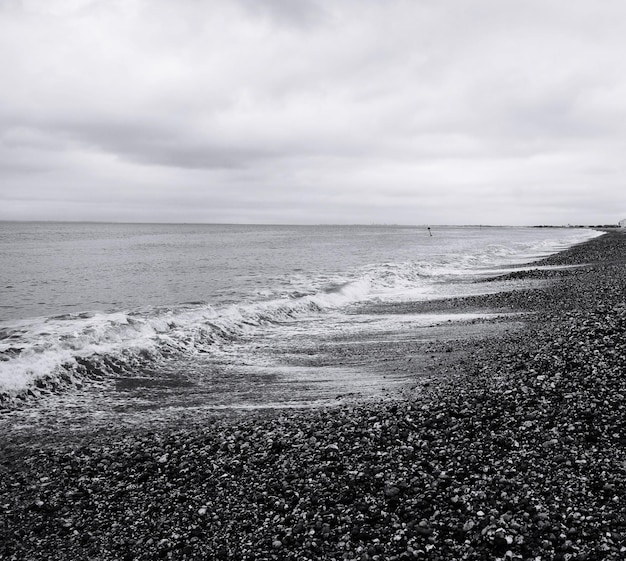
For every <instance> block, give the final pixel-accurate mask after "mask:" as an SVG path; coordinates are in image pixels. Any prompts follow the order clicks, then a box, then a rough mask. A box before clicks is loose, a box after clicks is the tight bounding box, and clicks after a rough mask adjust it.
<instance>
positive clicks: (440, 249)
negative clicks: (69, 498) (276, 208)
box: [0, 223, 598, 403]
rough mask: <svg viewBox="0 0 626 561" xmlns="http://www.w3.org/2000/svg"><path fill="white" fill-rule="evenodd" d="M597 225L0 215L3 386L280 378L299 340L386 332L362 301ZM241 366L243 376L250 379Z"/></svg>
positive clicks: (553, 245) (420, 295) (445, 284)
mask: <svg viewBox="0 0 626 561" xmlns="http://www.w3.org/2000/svg"><path fill="white" fill-rule="evenodd" d="M595 235H598V233H597V232H593V231H591V230H582V229H580V230H579V229H538V228H492V227H487V228H478V227H432V236H431V235H429V232H428V230H427V229H426V228H425V227H395V226H389V227H366V226H238V225H163V224H159V225H157V224H81V223H0V393H1V392H4V395H5V397H6V396H7V395H17V394H18V393H20V392H23V391H24V390H28V389H29V388H32V389H33V392H32V393H35V394H37V395H39V394H42V395H47V394H48V392H50V391H51V390H54V391H55V392H56V391H57V390H59V389H63V388H70V389H72V391H75V390H76V388H81V387H82V386H83V384H88V382H89V381H91V380H97V381H99V383H103V381H106V380H113V379H115V380H117V383H118V386H119V381H120V379H131V378H132V379H135V380H148V379H151V380H153V382H152V383H153V384H154V379H155V378H154V377H155V376H157V377H158V376H161V379H164V378H163V377H164V376H165V374H163V373H164V372H165V373H167V379H168V380H171V379H179V380H184V381H185V383H189V384H191V383H194V384H196V383H199V382H198V380H199V379H200V378H202V380H203V382H202V383H203V384H204V387H205V388H206V392H205V395H210V393H211V384H212V383H213V384H214V385H215V384H217V382H216V381H215V380H216V378H215V376H213V378H212V377H211V376H212V375H211V372H213V373H214V372H215V371H217V370H219V371H220V376H221V378H220V380H221V383H222V384H223V385H224V386H225V387H229V388H231V389H232V388H235V387H237V382H236V379H237V378H236V376H235V375H234V374H232V368H235V366H236V365H239V367H240V368H239V370H238V372H240V371H241V368H243V367H246V368H248V369H254V368H257V370H259V369H265V370H264V372H265V373H267V369H268V368H270V367H271V368H273V371H272V372H273V374H272V375H273V376H276V372H280V371H281V368H282V366H283V365H281V364H280V361H279V360H277V359H276V358H275V357H276V356H277V355H280V353H279V352H278V351H279V348H280V347H281V345H284V342H285V341H286V340H290V338H293V337H296V336H302V334H306V337H307V338H308V339H310V338H315V337H322V338H323V337H329V336H330V337H332V336H333V334H334V333H337V332H338V330H339V331H340V332H342V333H343V332H345V331H351V332H358V331H359V330H360V329H363V330H365V329H367V330H372V329H376V326H375V325H373V322H369V323H367V322H366V323H367V325H364V323H363V322H362V321H360V322H357V321H356V320H355V319H354V317H355V316H352V315H351V314H350V310H352V309H354V307H355V306H358V305H362V304H364V303H365V304H367V303H369V302H376V301H388V300H394V301H398V300H412V299H431V298H437V297H443V296H448V295H455V294H464V293H470V292H476V291H477V290H479V288H478V286H477V285H472V283H471V281H472V280H474V279H475V278H477V276H478V275H484V274H487V273H489V272H490V271H492V272H493V270H495V269H498V268H502V267H507V266H517V265H520V264H523V263H528V262H530V261H532V260H534V259H537V258H539V257H542V256H545V255H548V254H550V253H553V252H556V251H559V250H561V249H563V248H565V247H568V246H570V245H572V244H575V243H579V242H582V241H584V240H587V239H589V238H591V237H594V236H595ZM380 321H391V320H390V318H386V319H385V318H381V319H380ZM258 349H262V352H260V351H258ZM273 357H274V358H273ZM218 359H219V360H218ZM203 361H204V362H203ZM272 361H274V362H272ZM218 363H219V365H220V366H219V368H218V367H217V366H216V364H218ZM229 367H230V368H231V374H232V376H231V378H229V372H228V371H229ZM244 378H245V380H247V381H246V382H245V383H246V384H247V383H248V382H249V379H250V376H245V377H244ZM212 380H213V381H212ZM146 383H147V382H146ZM242 383H243V382H242ZM136 385H137V386H139V385H141V384H140V383H139V382H137V384H136ZM144 385H145V384H144ZM157 385H158V384H157ZM183 385H184V384H183ZM215 387H217V386H215ZM222 389H223V388H222ZM240 390H241V388H238V389H237V391H240ZM220 391H221V390H220ZM233 391H235V390H233ZM216 392H217V390H216ZM231 393H232V392H231ZM228 399H230V400H231V401H232V400H233V399H234V398H232V395H231V396H230V397H229V398H228ZM226 401H228V400H226ZM240 401H241V402H242V403H244V402H246V399H245V398H242V400H240Z"/></svg>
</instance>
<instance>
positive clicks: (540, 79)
mask: <svg viewBox="0 0 626 561" xmlns="http://www.w3.org/2000/svg"><path fill="white" fill-rule="evenodd" d="M625 53H626V2H623V0H510V1H506V2H505V1H503V0H0V84H1V86H0V220H81V221H82V220H87V221H90V220H94V221H114V222H217V223H289V224H297V223H303V224H318V223H324V224H330V223H339V224H345V223H348V224H372V223H376V224H511V225H524V224H558V225H560V224H614V223H616V222H617V221H618V220H620V219H623V218H626V195H624V183H625V179H626V158H625V155H626V56H625Z"/></svg>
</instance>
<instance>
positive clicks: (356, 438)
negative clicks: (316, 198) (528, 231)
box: [0, 230, 626, 561]
mask: <svg viewBox="0 0 626 561" xmlns="http://www.w3.org/2000/svg"><path fill="white" fill-rule="evenodd" d="M537 265H538V267H537V268H532V267H530V268H529V270H527V271H523V272H518V273H511V274H509V275H508V276H509V278H511V279H516V280H519V281H520V284H519V285H518V286H519V288H518V289H516V290H513V291H508V292H496V293H494V294H487V295H479V296H468V297H464V298H454V299H448V300H437V301H429V302H406V303H402V304H397V306H398V313H421V312H433V311H434V312H437V311H441V312H449V311H451V310H454V311H468V312H469V311H486V312H487V311H488V312H496V313H502V314H515V317H516V318H522V319H516V321H521V322H522V324H523V325H522V327H521V328H518V329H511V330H508V329H500V330H489V331H488V332H486V335H485V336H484V337H481V338H475V337H473V338H471V339H466V338H463V337H459V338H456V339H453V340H446V341H445V342H441V343H440V344H437V342H433V343H432V344H431V346H430V347H429V352H430V357H431V358H433V360H434V363H435V364H436V365H437V366H438V368H439V371H440V375H439V376H438V377H434V380H433V377H432V376H431V378H430V382H429V384H418V385H417V387H416V388H415V389H414V390H413V391H407V392H405V394H404V395H403V396H401V397H396V398H394V399H384V400H380V401H377V402H372V401H368V402H367V403H356V404H351V405H349V406H348V405H346V406H338V407H331V408H319V409H313V410H307V411H301V410H300V411H298V410H296V411H264V412H262V413H249V414H245V415H239V416H231V417H227V416H222V417H210V418H207V419H205V420H204V421H203V422H201V421H198V420H196V421H193V422H192V421H184V422H182V421H181V422H171V423H167V424H164V425H159V426H158V427H157V426H154V427H151V426H145V427H119V428H115V427H107V428H102V427H100V428H99V429H98V430H93V431H83V432H81V431H74V432H68V433H67V434H60V435H55V437H54V438H50V436H49V435H46V433H45V431H41V432H37V431H36V430H31V431H21V432H20V431H15V432H12V431H9V432H8V434H7V435H5V437H4V438H2V442H1V443H0V559H2V560H5V559H6V560H20V561H21V560H44V559H46V560H48V559H55V560H76V559H81V560H94V561H96V560H97V561H104V560H107V561H108V560H135V559H136V560H152V559H177V560H205V559H207V560H208V559H236V560H273V559H276V560H307V559H310V560H316V559H328V560H344V559H346V560H360V561H370V560H411V559H424V560H432V561H435V560H439V561H450V560H464V559H467V560H535V561H551V560H562V561H595V560H597V561H604V560H618V559H626V483H625V482H626V233H624V232H623V231H619V230H609V231H607V232H606V234H605V235H604V236H602V237H598V238H595V239H592V240H591V241H589V242H586V243H584V244H580V245H577V246H574V247H572V248H570V249H569V250H566V251H564V252H561V253H559V254H556V255H553V256H551V257H549V258H547V259H545V260H543V261H541V262H538V263H537ZM505 276H506V275H505ZM505 276H499V277H498V279H499V280H503V278H505ZM538 281H539V282H538ZM483 282H489V281H488V280H487V281H483ZM524 283H527V284H526V285H525V284H524ZM388 311H389V310H387V312H388ZM401 358H402V357H397V356H396V357H394V361H395V362H396V363H397V362H398V360H400V359H401ZM415 368H416V372H415V376H416V379H417V378H418V377H419V376H420V374H421V372H419V371H418V369H419V361H416V365H415ZM2 416H4V417H6V418H5V419H2V422H3V423H4V425H3V426H7V423H8V422H9V420H10V419H9V413H5V414H2V415H0V419H1V417H2Z"/></svg>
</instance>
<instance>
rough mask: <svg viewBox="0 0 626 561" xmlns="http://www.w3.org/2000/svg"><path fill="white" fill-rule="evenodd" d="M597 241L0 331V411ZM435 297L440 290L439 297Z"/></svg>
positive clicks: (377, 268) (498, 248) (499, 251)
mask: <svg viewBox="0 0 626 561" xmlns="http://www.w3.org/2000/svg"><path fill="white" fill-rule="evenodd" d="M594 235H600V234H599V233H596V232H590V231H583V232H581V233H580V237H579V238H577V237H573V236H572V235H571V233H569V235H568V236H567V238H564V239H553V240H550V241H541V242H535V243H527V244H520V243H518V244H515V243H513V244H509V245H507V244H506V243H503V244H495V245H491V246H488V247H486V248H483V249H482V250H481V251H479V252H476V253H474V254H457V255H443V256H438V257H437V256H433V258H432V259H430V260H429V261H428V262H406V263H382V264H377V265H371V266H368V267H364V268H361V269H359V270H357V271H353V272H351V273H346V274H345V275H344V276H335V277H329V276H319V277H318V278H315V279H309V280H306V279H305V281H306V282H303V279H301V278H299V279H297V282H294V283H293V284H294V289H293V290H291V291H290V292H285V291H283V292H282V293H276V294H270V295H264V296H263V298H261V297H259V299H258V300H256V301H247V302H245V301H244V302H241V303H239V304H237V305H230V306H226V307H222V308H219V309H216V308H214V307H212V306H211V305H209V304H208V303H199V302H194V303H188V304H185V305H181V306H178V307H169V308H142V309H136V310H128V311H120V312H115V313H79V314H67V315H63V316H55V317H48V318H33V319H29V320H19V321H14V322H10V323H5V324H3V325H0V405H3V404H4V405H5V406H6V405H8V404H11V403H13V402H15V401H16V400H18V401H19V400H23V399H28V398H29V397H30V398H32V397H35V398H37V397H39V396H41V395H45V394H47V393H50V392H56V391H60V390H62V389H64V388H68V387H81V386H82V385H83V384H84V383H86V382H88V381H90V380H106V379H110V378H114V377H118V376H123V375H125V374H131V373H137V372H142V371H146V370H155V369H158V368H159V365H161V364H163V363H164V362H165V361H167V360H171V359H175V358H176V357H180V356H185V357H193V356H194V355H196V354H206V353H218V352H220V350H221V349H224V348H227V347H228V345H229V344H231V343H232V342H233V341H235V340H240V339H241V338H242V337H244V336H245V335H247V334H250V333H251V332H252V331H253V330H255V329H256V328H258V327H260V326H268V325H270V326H271V325H272V324H278V323H285V322H290V321H294V320H297V319H299V318H303V317H308V316H310V315H312V314H318V315H319V314H324V313H326V312H328V311H330V310H337V309H341V308H343V307H345V306H348V305H351V304H355V303H358V302H363V301H367V300H372V299H388V298H398V297H402V296H403V295H404V296H407V295H410V297H412V298H416V297H417V298H428V297H429V295H432V294H433V287H434V285H436V284H438V285H440V286H441V285H444V286H445V283H446V282H448V283H449V282H450V279H453V278H454V277H458V276H459V275H469V274H472V273H476V272H479V271H480V270H481V268H488V267H497V266H502V265H506V264H508V263H512V262H516V263H522V262H528V261H531V260H534V259H537V258H538V257H541V256H544V255H547V254H550V253H554V252H556V251H558V250H561V249H563V248H565V247H567V246H571V245H572V244H575V243H579V242H582V241H585V240H587V239H590V238H591V237H594ZM439 294H441V291H439Z"/></svg>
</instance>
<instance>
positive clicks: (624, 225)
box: [619, 218, 626, 228]
mask: <svg viewBox="0 0 626 561" xmlns="http://www.w3.org/2000/svg"><path fill="white" fill-rule="evenodd" d="M619 227H620V228H626V218H624V220H620V221H619Z"/></svg>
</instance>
